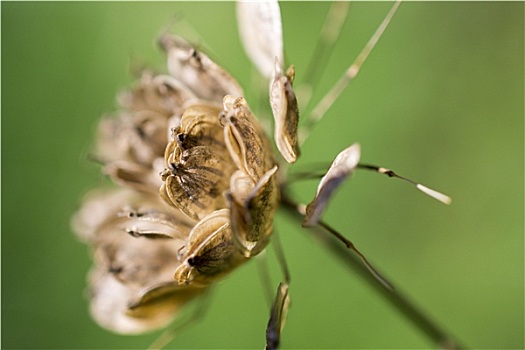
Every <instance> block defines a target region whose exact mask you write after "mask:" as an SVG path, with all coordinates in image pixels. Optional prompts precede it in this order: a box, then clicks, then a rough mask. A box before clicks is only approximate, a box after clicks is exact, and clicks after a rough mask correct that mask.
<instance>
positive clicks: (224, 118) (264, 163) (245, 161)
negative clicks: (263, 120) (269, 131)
mask: <svg viewBox="0 0 525 350" xmlns="http://www.w3.org/2000/svg"><path fill="white" fill-rule="evenodd" d="M223 104H224V110H223V112H222V114H221V124H222V125H223V127H224V140H225V142H226V147H227V148H228V150H229V152H230V155H231V158H232V159H233V161H234V162H235V164H236V165H237V167H238V168H239V169H241V170H243V171H244V172H245V173H246V174H248V175H250V176H251V178H252V180H253V181H254V182H257V181H259V179H260V178H261V177H262V176H263V175H264V174H265V173H266V172H267V171H268V170H269V169H271V168H272V167H273V166H274V161H273V157H272V147H271V145H270V143H269V141H268V139H267V137H266V134H265V133H264V130H263V128H262V126H261V125H260V124H259V122H258V120H257V119H256V118H255V116H254V115H253V113H252V112H251V110H250V108H249V107H248V105H247V103H246V101H245V100H244V98H242V97H239V98H234V97H232V96H226V97H225V98H224V103H223Z"/></svg>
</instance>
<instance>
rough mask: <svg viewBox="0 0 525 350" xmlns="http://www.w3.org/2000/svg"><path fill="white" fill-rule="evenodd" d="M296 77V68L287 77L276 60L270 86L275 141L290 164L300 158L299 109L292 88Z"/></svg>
mask: <svg viewBox="0 0 525 350" xmlns="http://www.w3.org/2000/svg"><path fill="white" fill-rule="evenodd" d="M294 77H295V69H294V66H290V68H288V71H287V72H286V75H283V73H282V69H281V66H280V64H279V62H278V61H277V59H276V60H275V67H274V77H273V81H272V83H271V85H270V105H271V106H272V112H273V118H274V120H275V130H274V139H275V144H276V146H277V149H279V152H280V153H281V155H282V156H283V157H284V159H285V160H286V161H287V162H288V163H294V162H295V161H296V160H297V157H298V156H299V145H298V143H297V127H298V126H299V107H298V106H297V98H296V97H295V92H294V91H293V87H292V84H293V80H294Z"/></svg>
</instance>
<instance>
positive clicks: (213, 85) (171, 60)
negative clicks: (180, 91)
mask: <svg viewBox="0 0 525 350" xmlns="http://www.w3.org/2000/svg"><path fill="white" fill-rule="evenodd" d="M160 44H161V46H162V48H163V49H164V51H166V53H167V55H168V70H169V72H170V74H171V75H172V76H173V77H174V78H175V79H177V80H179V81H181V82H182V83H183V84H184V85H185V86H187V87H188V88H189V89H191V91H192V92H193V93H194V94H195V95H196V96H197V97H199V98H202V99H205V100H211V101H217V102H219V101H221V100H222V98H223V97H224V96H226V95H228V94H230V95H233V96H237V97H239V96H243V91H242V88H241V87H240V85H239V84H238V83H237V81H235V79H234V78H233V77H232V76H231V75H229V74H228V73H227V72H226V71H225V70H224V69H222V68H221V67H220V66H218V65H217V64H216V63H215V62H213V61H212V60H211V59H210V58H209V57H208V56H206V55H205V54H203V53H202V52H199V51H197V50H196V49H195V48H194V47H193V46H191V45H190V44H189V43H188V42H187V41H186V40H184V39H182V38H180V37H178V36H173V35H167V34H165V35H163V36H162V37H161V38H160Z"/></svg>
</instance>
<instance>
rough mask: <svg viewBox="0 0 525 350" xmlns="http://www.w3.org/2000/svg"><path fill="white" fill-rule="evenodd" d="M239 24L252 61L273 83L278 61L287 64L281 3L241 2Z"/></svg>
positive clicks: (238, 5)
mask: <svg viewBox="0 0 525 350" xmlns="http://www.w3.org/2000/svg"><path fill="white" fill-rule="evenodd" d="M237 23H238V24H239V33H240V36H241V41H242V43H243V45H244V50H245V51H246V53H247V55H248V57H249V58H250V59H251V60H252V62H253V63H254V65H255V67H257V69H258V70H259V72H260V73H261V74H262V75H263V76H264V77H265V78H267V79H271V77H272V72H273V65H274V60H275V58H277V59H278V61H279V62H283V34H282V31H283V30H282V24H281V11H280V9H279V3H278V2H277V1H275V0H273V1H237Z"/></svg>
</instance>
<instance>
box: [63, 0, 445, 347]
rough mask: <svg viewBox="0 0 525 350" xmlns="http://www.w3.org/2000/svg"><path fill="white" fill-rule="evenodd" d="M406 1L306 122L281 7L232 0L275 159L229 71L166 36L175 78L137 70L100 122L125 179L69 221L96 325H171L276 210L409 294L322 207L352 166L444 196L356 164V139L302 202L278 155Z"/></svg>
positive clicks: (105, 145) (257, 244) (290, 151)
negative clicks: (262, 82) (88, 254)
mask: <svg viewBox="0 0 525 350" xmlns="http://www.w3.org/2000/svg"><path fill="white" fill-rule="evenodd" d="M398 6H399V3H396V4H395V5H394V6H393V8H392V10H391V11H390V12H389V13H388V15H387V17H386V18H385V20H384V21H383V23H382V24H381V26H380V27H379V29H378V30H377V32H376V33H375V34H374V36H373V37H372V39H371V40H370V42H369V43H368V44H367V45H366V47H365V49H364V50H363V52H362V54H361V55H360V56H359V57H358V59H357V61H356V62H354V64H352V65H351V66H350V67H349V69H348V71H347V72H346V74H345V75H344V76H343V78H342V79H341V81H340V82H338V83H337V84H336V85H335V86H334V89H333V90H332V91H330V92H329V93H328V94H327V95H326V96H325V98H323V99H322V100H321V102H320V103H319V104H318V106H317V107H315V108H313V112H312V113H311V114H310V115H309V116H308V117H307V118H306V120H305V122H304V123H302V129H299V109H298V102H297V98H296V94H295V92H294V88H293V81H294V76H295V72H294V68H293V66H290V67H289V68H288V69H287V70H286V71H285V69H284V67H283V65H282V64H283V42H282V27H281V16H280V10H279V6H278V3H277V2H276V1H270V2H263V3H255V2H240V3H238V7H237V9H238V11H237V15H238V23H239V28H240V33H241V38H242V41H243V44H244V47H245V49H246V51H247V54H248V56H249V57H250V58H251V60H252V61H253V63H254V65H255V67H257V69H258V70H259V71H260V74H261V75H262V76H263V77H264V78H265V79H267V81H268V83H269V93H268V95H269V103H270V106H271V110H272V112H273V116H274V122H275V123H274V124H275V127H274V142H275V144H276V146H277V149H278V150H279V153H280V155H278V154H274V152H273V147H272V144H271V142H270V139H269V137H268V136H267V134H266V132H265V130H264V128H263V127H262V126H261V124H260V122H259V121H258V119H257V118H256V117H255V115H254V114H253V113H252V111H251V110H250V107H249V105H248V102H247V101H246V100H245V99H244V97H243V95H244V94H243V90H242V88H241V87H240V85H239V84H238V83H237V82H236V81H235V79H234V78H233V77H231V76H230V75H229V74H228V73H227V72H226V71H224V70H223V69H222V68H221V67H220V66H218V65H217V64H216V63H215V62H213V61H212V60H211V59H210V58H209V57H208V56H206V55H205V54H204V53H202V52H200V51H199V50H197V49H196V48H194V47H193V46H192V45H191V44H190V43H188V42H187V41H185V40H184V39H182V38H180V37H177V36H173V35H163V36H162V37H161V39H160V45H161V47H162V48H163V50H164V51H165V53H166V55H167V61H168V74H154V73H151V72H149V71H145V72H143V73H142V75H141V77H140V79H139V81H138V82H137V83H136V85H135V86H134V87H133V88H131V89H130V90H129V91H127V92H125V93H123V94H122V95H121V96H120V97H119V103H120V106H121V111H120V112H119V113H118V114H117V115H115V116H111V117H108V118H105V119H103V120H102V121H101V122H100V125H99V133H98V137H97V140H96V150H95V153H96V155H95V157H96V158H97V159H98V160H99V161H100V162H101V163H102V164H103V167H102V168H103V172H104V173H105V174H106V175H107V176H109V177H110V178H111V179H112V180H113V182H114V183H115V184H116V185H117V186H116V187H113V188H109V189H97V190H94V191H93V192H91V193H90V194H89V195H88V196H87V197H86V198H85V200H84V204H83V206H82V208H81V209H80V210H79V211H78V213H76V215H75V217H74V220H73V224H74V229H75V232H76V233H77V234H78V236H79V237H80V238H81V239H82V240H83V241H84V242H86V243H87V244H88V245H89V246H90V248H91V250H92V255H93V259H94V263H95V266H94V268H93V270H92V271H91V273H90V276H89V284H90V298H91V313H92V315H93V317H94V318H95V320H96V321H97V322H98V323H99V324H100V325H102V326H103V327H105V328H108V329H110V330H112V331H115V332H118V333H124V334H136V333H142V332H146V331H150V330H153V329H157V328H161V327H165V326H166V325H167V324H168V323H170V322H171V321H172V320H173V319H174V318H175V317H176V315H177V313H178V311H179V310H180V308H182V307H183V306H184V305H185V304H187V302H188V301H190V300H192V299H194V298H196V297H199V296H201V295H202V294H203V293H204V292H205V291H206V290H207V289H208V288H209V287H210V286H212V285H213V284H214V283H215V282H216V281H218V280H220V279H221V278H222V277H224V276H225V275H227V274H228V273H230V272H231V271H232V270H234V269H235V268H236V267H238V266H239V265H241V264H243V263H245V262H246V261H248V260H249V259H250V258H252V257H254V256H256V255H257V254H259V253H260V252H261V251H263V250H264V249H265V248H266V246H267V245H268V243H269V241H270V238H271V235H272V227H273V218H274V215H275V212H276V211H277V210H278V208H279V206H280V205H281V206H282V207H284V208H285V209H287V210H289V211H295V215H300V216H301V218H302V220H303V226H308V227H314V228H315V229H321V230H323V231H324V232H323V234H326V233H331V234H333V235H335V236H336V237H337V238H338V239H339V240H340V241H342V242H343V243H344V244H345V245H346V247H348V248H350V249H352V250H353V251H354V253H357V256H358V257H359V258H360V259H361V260H360V262H358V263H357V262H356V261H353V262H352V264H359V263H360V264H363V266H366V268H367V269H368V270H369V271H370V272H371V274H370V276H372V278H373V279H375V280H376V281H379V282H380V283H381V286H382V287H381V288H384V289H385V290H387V291H388V293H390V294H389V295H390V296H389V297H390V298H394V299H396V298H398V299H400V298H401V296H400V295H399V294H397V293H396V292H395V291H394V289H393V287H392V285H391V283H390V282H388V281H387V280H386V279H385V278H384V277H382V276H381V275H380V274H379V273H378V272H377V270H376V269H374V268H373V267H372V266H371V265H370V264H369V263H368V261H367V260H366V259H365V257H364V256H363V255H362V254H361V253H360V252H359V251H358V250H357V249H356V248H355V247H354V245H353V244H352V243H351V242H350V241H348V240H347V239H346V238H344V236H343V235H341V234H340V233H338V232H337V231H336V230H334V229H333V228H331V227H330V226H329V225H328V224H326V223H325V222H323V221H322V214H323V211H324V210H325V208H326V206H327V203H328V202H329V200H330V197H331V195H332V194H333V193H334V191H336V190H337V188H338V186H340V184H341V183H342V182H343V181H344V180H345V179H346V178H347V177H348V176H349V175H350V174H352V173H353V172H354V171H355V170H357V169H368V170H373V171H376V172H379V173H384V174H386V175H388V176H391V177H397V178H400V179H403V180H407V181H409V182H411V183H413V184H414V185H416V186H417V187H418V188H419V189H420V190H422V191H423V192H425V193H426V194H428V195H430V196H432V197H434V198H436V199H438V200H440V201H442V202H444V203H447V204H448V203H449V202H450V199H449V198H448V197H447V196H445V195H442V194H440V193H438V192H435V191H433V190H430V189H428V188H427V187H424V186H422V185H420V184H417V183H414V182H412V181H411V180H408V179H405V178H403V177H401V176H399V175H397V174H395V173H394V172H393V171H391V170H388V169H385V168H382V167H376V166H372V165H365V164H360V163H359V159H360V146H359V145H358V144H354V145H352V146H350V147H349V148H348V149H346V150H344V151H342V152H341V153H340V154H339V155H338V156H337V157H336V158H335V160H334V162H333V163H332V165H331V167H330V168H329V170H328V171H327V172H326V173H325V174H323V176H322V179H321V181H320V183H319V187H318V190H317V194H316V196H315V198H314V199H313V200H312V202H311V203H310V204H308V205H307V206H304V205H300V204H298V203H295V202H294V200H293V199H292V198H291V196H290V195H289V194H288V192H287V182H286V181H285V180H284V179H285V178H286V176H285V174H284V173H283V172H284V171H285V169H286V168H287V167H286V166H284V164H285V163H284V162H282V161H281V158H282V159H284V160H285V161H286V162H288V163H294V162H295V161H296V159H297V158H298V157H299V145H300V144H301V142H304V140H306V138H307V135H308V133H309V132H310V130H311V128H312V126H313V125H314V124H315V123H316V122H318V121H319V120H320V119H321V118H322V116H323V115H324V113H325V112H326V110H327V109H328V108H329V107H330V105H331V104H332V103H333V101H335V100H336V98H337V96H338V94H339V93H340V92H341V91H342V89H344V87H345V86H346V84H348V82H349V81H350V80H351V79H353V78H354V77H355V75H356V74H357V72H358V71H359V69H360V67H361V65H362V64H363V62H364V60H365V59H366V56H367V55H368V54H369V52H370V51H371V50H372V48H373V47H374V45H375V44H376V42H377V40H378V39H379V37H380V36H381V34H382V32H383V31H384V30H385V28H386V26H387V25H388V23H389V21H390V19H391V18H392V16H393V14H394V12H395V11H396V9H397V7H398ZM346 7H347V4H346V3H335V4H334V5H333V10H332V11H331V12H330V14H329V18H328V19H327V23H330V25H329V26H327V29H326V30H325V32H324V38H325V39H330V40H331V41H334V37H336V36H337V30H338V29H337V28H338V27H340V26H341V23H342V21H344V14H345V13H346ZM342 14H343V15H342ZM330 40H326V42H328V44H326V42H325V45H331V44H330ZM283 72H285V73H283ZM305 99H307V97H305ZM298 135H301V140H299V136H298ZM310 175H311V174H304V176H306V177H308V176H310ZM313 176H315V174H314V175H313ZM296 178H300V176H298V175H297V174H296ZM335 249H338V248H335ZM344 254H347V255H349V256H350V255H351V252H350V251H346V252H344ZM281 260H283V259H281ZM282 264H283V269H284V271H285V273H284V277H283V282H282V283H281V284H280V285H279V287H278V290H277V295H276V297H275V301H274V305H273V308H272V311H271V317H270V320H269V323H268V328H267V333H266V334H267V347H268V348H277V347H278V345H279V339H280V332H281V330H282V328H283V326H284V323H285V319H286V312H287V310H288V304H289V293H288V287H289V276H288V272H287V269H286V266H285V263H284V262H283V261H282ZM400 300H401V299H400ZM405 308H406V306H405ZM436 338H440V339H436V340H437V341H439V342H441V344H442V345H445V344H446V342H447V341H450V340H449V338H448V337H446V336H445V335H443V334H440V335H439V337H436ZM164 340H165V339H164ZM164 340H162V341H161V343H162V342H163V341H164ZM156 345H160V343H159V344H156Z"/></svg>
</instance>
